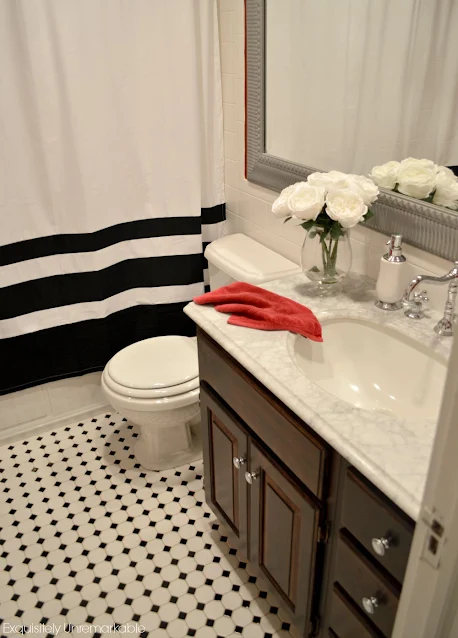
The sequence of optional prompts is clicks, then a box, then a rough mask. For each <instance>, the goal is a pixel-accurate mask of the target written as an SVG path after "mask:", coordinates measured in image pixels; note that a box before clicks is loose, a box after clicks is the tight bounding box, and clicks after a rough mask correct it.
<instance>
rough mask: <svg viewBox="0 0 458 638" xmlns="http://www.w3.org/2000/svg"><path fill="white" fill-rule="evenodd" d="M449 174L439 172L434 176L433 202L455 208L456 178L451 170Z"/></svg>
mask: <svg viewBox="0 0 458 638" xmlns="http://www.w3.org/2000/svg"><path fill="white" fill-rule="evenodd" d="M450 172H451V175H449V173H446V172H439V173H438V174H437V176H436V192H435V193H434V197H433V204H437V205H438V206H445V207H446V208H452V209H454V210H456V209H457V208H458V179H457V178H456V176H455V174H454V173H453V171H450Z"/></svg>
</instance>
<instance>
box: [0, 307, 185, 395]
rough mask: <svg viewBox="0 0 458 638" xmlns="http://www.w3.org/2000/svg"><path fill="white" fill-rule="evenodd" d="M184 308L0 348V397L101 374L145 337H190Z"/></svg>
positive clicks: (85, 325) (83, 325) (140, 311)
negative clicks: (123, 349)
mask: <svg viewBox="0 0 458 638" xmlns="http://www.w3.org/2000/svg"><path fill="white" fill-rule="evenodd" d="M186 304H187V302H184V303H177V304H157V305H154V306H134V307H132V308H127V309H125V310H121V311H120V312H116V313H113V314H111V315H109V316H108V317H105V318H103V319H94V320H90V321H82V322H79V323H72V324H69V325H66V326H57V327H55V328H50V329H48V330H40V331H39V332H32V333H30V334H26V335H21V336H19V337H14V338H12V339H5V340H3V341H1V342H0V348H1V353H2V356H1V359H2V361H3V365H2V366H1V368H0V395H3V394H7V393H9V392H13V391H16V390H22V389H24V388H29V387H32V386H35V385H38V384H40V383H45V382H48V381H57V380H58V379H65V378H68V377H74V376H79V375H81V374H86V373H88V372H98V371H100V370H103V368H104V367H105V364H106V363H107V361H109V359H111V357H112V356H113V355H114V354H116V352H118V351H119V350H121V349H122V348H125V347H126V346H128V345H130V344H131V343H134V342H135V341H140V340H141V339H147V338H148V337H159V336H162V335H169V334H178V335H185V336H188V337H191V336H194V335H195V333H196V331H195V325H194V323H193V322H192V321H191V320H190V319H189V317H187V315H185V314H184V312H183V308H184V306H186Z"/></svg>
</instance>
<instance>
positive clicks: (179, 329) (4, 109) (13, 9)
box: [0, 0, 225, 394]
mask: <svg viewBox="0 0 458 638" xmlns="http://www.w3.org/2000/svg"><path fill="white" fill-rule="evenodd" d="M0 78H1V79H0V221H1V230H0V360H1V363H2V365H1V372H0V394H4V393H6V392H11V391H13V390H18V389H21V388H24V387H29V386H33V385H36V384H39V383H43V382H46V381H51V380H55V379H61V378H64V377H68V376H74V375H80V374H83V373H86V372H91V371H96V370H101V369H102V368H103V366H104V365H105V364H106V362H107V361H108V359H109V358H110V357H111V356H113V354H115V353H116V352H117V351H118V350H120V349H121V348H123V347H125V346H126V345H128V344H130V343H133V342H135V341H138V340H140V339H144V338H147V337H152V336H158V335H164V334H184V335H191V334H193V325H192V324H191V322H190V320H189V319H187V317H186V316H185V315H184V313H183V312H182V309H183V307H184V305H185V304H186V303H187V302H188V301H189V300H190V299H192V297H193V296H195V295H198V294H200V293H202V292H203V291H204V279H205V268H206V263H205V260H204V257H203V250H204V247H205V245H206V243H207V242H209V241H212V240H213V239H215V238H217V237H219V236H221V235H223V234H224V226H225V222H224V219H225V212H224V186H223V172H224V164H223V162H224V160H223V142H222V129H223V127H222V99H221V81H220V59H219V40H218V28H217V16H216V2H215V0H187V1H186V2H183V1H182V0H167V2H165V1H164V0H135V2H132V1H131V0H118V1H117V2H113V0H97V2H93V0H65V1H62V0H46V1H44V0H42V1H37V2H30V1H29V0H15V1H14V2H2V3H1V4H0Z"/></svg>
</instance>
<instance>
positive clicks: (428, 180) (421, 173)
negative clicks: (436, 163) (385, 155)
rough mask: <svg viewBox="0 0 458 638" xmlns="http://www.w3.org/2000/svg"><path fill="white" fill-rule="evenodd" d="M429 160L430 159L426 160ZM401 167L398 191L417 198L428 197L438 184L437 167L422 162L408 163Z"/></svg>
mask: <svg viewBox="0 0 458 638" xmlns="http://www.w3.org/2000/svg"><path fill="white" fill-rule="evenodd" d="M425 161H428V160H425ZM402 164H403V163H402V162H401V168H400V169H399V176H398V191H399V192H400V193H403V194H404V195H410V197H416V198H417V199H426V198H427V197H429V195H431V193H432V192H433V190H434V188H435V186H436V169H435V168H431V167H427V166H422V165H421V164H412V163H411V164H406V165H405V166H403V165H402Z"/></svg>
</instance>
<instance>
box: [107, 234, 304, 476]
mask: <svg viewBox="0 0 458 638" xmlns="http://www.w3.org/2000/svg"><path fill="white" fill-rule="evenodd" d="M205 257H206V258H207V260H208V262H209V273H210V288H211V289H212V290H214V289H216V288H219V287H220V286H224V285H227V284H229V283H231V282H233V281H245V282H249V283H254V284H259V283H263V282H266V281H271V280H273V279H280V278H281V277H287V276H290V275H293V274H298V273H299V272H301V271H300V268H299V266H297V265H296V264H294V263H292V262H290V261H289V260H287V259H285V258H284V257H282V256H281V255H278V254H277V253H274V252H273V251H272V250H270V249H269V248H266V247H265V246H262V245H261V244H258V242H256V241H254V240H252V239H250V238H249V237H246V236H245V235H241V234H236V235H228V236H227V237H223V238H221V239H217V240H215V241H214V242H212V243H211V244H209V246H207V249H206V251H205ZM102 390H103V392H104V394H105V397H106V398H107V400H108V402H109V403H110V405H112V406H113V407H114V408H115V410H117V411H118V412H119V413H120V414H121V415H122V416H124V417H125V418H126V419H127V420H128V421H129V422H130V423H132V424H135V425H137V426H139V428H140V436H139V437H138V439H137V443H136V446H135V450H134V454H135V457H136V459H137V461H138V462H139V463H140V464H141V465H142V466H143V467H145V468H146V469H149V470H164V469H169V468H172V467H176V466H178V465H184V464H186V463H191V462H192V461H195V460H196V459H198V458H200V457H201V456H202V446H201V435H200V434H201V433H200V407H199V368H198V360H197V343H196V339H195V338H190V337H181V336H177V335H169V336H164V337H152V338H150V339H144V340H143V341H137V342H136V343H133V344H132V345H130V346H127V347H126V348H124V349H123V350H120V351H119V352H118V353H117V354H115V355H114V357H112V358H111V359H110V361H109V362H108V363H107V365H106V366H105V369H104V371H103V374H102Z"/></svg>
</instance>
